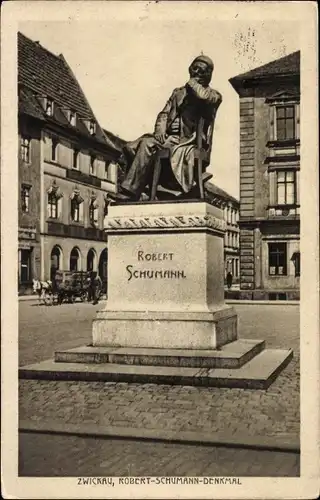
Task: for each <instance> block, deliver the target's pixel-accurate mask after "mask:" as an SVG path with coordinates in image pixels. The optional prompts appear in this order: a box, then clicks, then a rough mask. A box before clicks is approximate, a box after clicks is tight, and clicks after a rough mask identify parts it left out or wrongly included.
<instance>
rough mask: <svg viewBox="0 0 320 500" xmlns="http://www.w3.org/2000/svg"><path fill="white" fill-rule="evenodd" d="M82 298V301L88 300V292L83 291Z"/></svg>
mask: <svg viewBox="0 0 320 500" xmlns="http://www.w3.org/2000/svg"><path fill="white" fill-rule="evenodd" d="M80 300H81V302H85V301H86V300H87V292H81V295H80Z"/></svg>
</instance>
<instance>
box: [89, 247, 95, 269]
mask: <svg viewBox="0 0 320 500" xmlns="http://www.w3.org/2000/svg"><path fill="white" fill-rule="evenodd" d="M96 261H97V256H96V252H95V251H94V249H93V248H90V250H89V252H88V255H87V271H95V270H96Z"/></svg>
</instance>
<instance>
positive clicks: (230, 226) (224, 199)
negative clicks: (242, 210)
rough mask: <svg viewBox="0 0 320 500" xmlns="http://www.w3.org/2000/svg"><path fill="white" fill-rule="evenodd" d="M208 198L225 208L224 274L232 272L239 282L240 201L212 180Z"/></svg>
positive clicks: (207, 185)
mask: <svg viewBox="0 0 320 500" xmlns="http://www.w3.org/2000/svg"><path fill="white" fill-rule="evenodd" d="M205 192H206V200H207V202H208V203H210V204H211V205H214V206H217V207H219V208H221V209H222V210H223V218H224V220H225V222H226V232H225V235H224V275H225V279H226V277H227V274H228V273H231V274H232V278H233V279H232V281H233V283H239V272H240V266H239V242H240V238H239V232H240V230H239V225H238V220H239V207H240V203H239V201H238V200H237V199H236V198H234V197H233V196H231V195H230V194H228V193H227V192H226V191H224V190H223V189H221V188H219V187H218V186H216V185H215V184H213V183H212V182H207V183H206V185H205Z"/></svg>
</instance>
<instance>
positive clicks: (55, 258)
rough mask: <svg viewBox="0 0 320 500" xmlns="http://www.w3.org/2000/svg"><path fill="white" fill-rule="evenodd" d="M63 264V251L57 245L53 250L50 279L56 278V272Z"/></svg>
mask: <svg viewBox="0 0 320 500" xmlns="http://www.w3.org/2000/svg"><path fill="white" fill-rule="evenodd" d="M61 264H62V252H61V249H60V247H58V246H57V245H55V246H54V247H53V249H52V251H51V267H50V279H51V281H53V280H54V278H55V275H56V272H57V270H58V269H61Z"/></svg>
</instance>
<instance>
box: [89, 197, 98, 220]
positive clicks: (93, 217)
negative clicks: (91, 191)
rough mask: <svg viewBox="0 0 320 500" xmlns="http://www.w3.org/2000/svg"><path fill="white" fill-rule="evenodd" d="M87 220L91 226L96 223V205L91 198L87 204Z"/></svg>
mask: <svg viewBox="0 0 320 500" xmlns="http://www.w3.org/2000/svg"><path fill="white" fill-rule="evenodd" d="M89 221H90V224H91V225H92V226H96V225H97V224H98V207H97V204H96V201H95V200H91V202H90V205H89Z"/></svg>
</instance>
